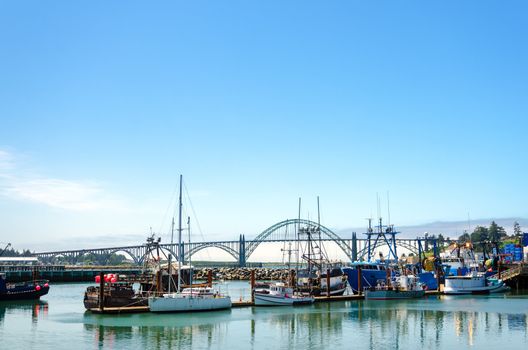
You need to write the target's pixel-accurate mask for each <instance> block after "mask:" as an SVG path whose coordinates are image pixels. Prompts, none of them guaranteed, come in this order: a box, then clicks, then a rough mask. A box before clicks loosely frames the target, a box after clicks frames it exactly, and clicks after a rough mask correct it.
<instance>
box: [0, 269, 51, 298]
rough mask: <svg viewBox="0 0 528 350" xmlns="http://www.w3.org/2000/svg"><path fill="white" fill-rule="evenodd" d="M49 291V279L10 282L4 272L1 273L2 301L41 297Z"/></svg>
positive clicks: (0, 296) (0, 289) (0, 294)
mask: <svg viewBox="0 0 528 350" xmlns="http://www.w3.org/2000/svg"><path fill="white" fill-rule="evenodd" d="M48 292H49V281H48V280H34V281H27V282H18V283H8V282H7V281H6V280H5V277H4V274H0V301H5V300H31V299H39V298H40V297H41V296H43V295H46V294H48Z"/></svg>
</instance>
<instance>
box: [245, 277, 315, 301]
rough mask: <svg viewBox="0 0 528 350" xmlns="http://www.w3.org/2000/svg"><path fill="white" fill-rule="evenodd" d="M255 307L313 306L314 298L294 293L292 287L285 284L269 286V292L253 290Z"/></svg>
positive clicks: (279, 283)
mask: <svg viewBox="0 0 528 350" xmlns="http://www.w3.org/2000/svg"><path fill="white" fill-rule="evenodd" d="M254 297H255V305H256V306H294V305H306V304H313V302H314V301H315V298H314V297H313V296H311V295H303V294H298V293H295V292H294V290H293V288H292V287H289V286H287V285H286V284H285V283H282V282H277V283H272V284H270V287H269V290H255V292H254Z"/></svg>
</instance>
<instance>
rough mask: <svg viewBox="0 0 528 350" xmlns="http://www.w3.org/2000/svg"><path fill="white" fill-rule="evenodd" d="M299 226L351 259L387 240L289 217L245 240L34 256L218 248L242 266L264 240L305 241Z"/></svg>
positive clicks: (139, 258)
mask: <svg viewBox="0 0 528 350" xmlns="http://www.w3.org/2000/svg"><path fill="white" fill-rule="evenodd" d="M301 228H304V229H306V228H311V229H313V230H315V231H312V232H320V239H319V237H317V238H312V239H313V240H314V241H315V240H317V241H321V242H322V243H326V242H332V243H334V244H336V245H337V247H339V249H340V250H341V251H342V252H343V253H344V254H345V255H346V256H347V257H348V258H349V259H350V260H351V261H356V260H368V259H369V254H370V257H372V254H373V252H374V250H375V249H379V248H381V247H383V246H384V245H386V244H387V243H391V242H388V241H387V240H383V239H376V240H375V241H374V242H372V240H371V237H370V236H369V238H368V239H360V238H357V236H356V233H355V232H352V234H351V236H350V238H343V237H341V236H339V235H337V234H336V233H335V232H333V231H332V230H330V229H329V228H327V227H325V226H323V225H319V224H318V223H316V222H314V221H310V220H305V219H288V220H284V221H281V222H278V223H276V224H274V225H272V226H270V227H268V228H267V229H265V230H264V231H262V233H260V234H259V235H258V236H256V237H255V238H254V239H252V240H246V238H245V235H240V236H239V239H238V240H232V241H211V242H191V243H185V242H184V243H182V244H181V245H180V246H179V245H178V243H174V244H172V245H171V244H162V243H161V242H160V241H159V240H158V241H155V240H153V239H152V238H150V239H149V240H148V241H147V243H145V244H142V245H134V246H122V247H107V248H94V249H78V250H62V251H47V252H38V253H35V254H34V256H37V257H39V258H40V259H42V260H43V261H47V262H52V261H54V260H55V259H57V258H58V257H60V256H62V257H64V258H66V259H67V260H68V261H69V262H70V263H76V262H78V261H79V260H80V258H82V257H83V256H86V255H89V254H95V255H97V256H103V257H104V256H106V259H108V258H109V257H110V256H111V255H112V254H113V253H125V254H127V255H129V256H130V258H131V259H132V260H133V261H134V263H135V264H137V265H142V264H143V263H144V262H145V261H146V259H148V258H149V256H152V257H156V256H157V257H159V256H164V257H166V258H168V257H169V256H171V257H172V258H173V259H174V260H175V261H177V260H178V259H179V257H182V261H188V260H189V258H190V257H191V256H193V255H194V254H196V253H198V252H199V251H201V250H203V249H208V248H218V249H221V250H223V251H224V252H226V253H227V254H229V255H230V256H231V257H233V259H234V260H235V261H237V262H238V264H239V266H245V264H246V261H248V259H249V258H250V257H251V255H252V254H253V253H254V252H255V250H256V249H257V248H258V247H259V246H260V245H262V244H266V243H284V244H286V243H289V242H292V243H293V242H301V243H302V242H306V241H307V240H308V238H307V237H304V236H303V235H300V234H298V232H300V231H302V230H300V229H301ZM392 239H393V241H392V243H393V244H394V245H393V246H394V254H396V246H398V247H401V248H404V249H407V250H408V251H410V252H412V253H413V254H420V252H421V251H422V249H421V239H419V238H417V239H406V238H404V239H401V238H395V237H394V236H393V237H392Z"/></svg>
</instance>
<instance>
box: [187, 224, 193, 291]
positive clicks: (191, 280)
mask: <svg viewBox="0 0 528 350" xmlns="http://www.w3.org/2000/svg"><path fill="white" fill-rule="evenodd" d="M187 230H188V231H189V247H190V244H191V217H190V216H188V217H187ZM192 273H193V270H192V263H191V255H190V254H189V285H190V286H191V298H192V284H193V274H192Z"/></svg>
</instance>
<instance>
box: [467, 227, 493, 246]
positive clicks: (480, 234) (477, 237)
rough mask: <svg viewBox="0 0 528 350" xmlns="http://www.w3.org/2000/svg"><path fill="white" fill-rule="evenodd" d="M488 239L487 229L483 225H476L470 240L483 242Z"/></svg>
mask: <svg viewBox="0 0 528 350" xmlns="http://www.w3.org/2000/svg"><path fill="white" fill-rule="evenodd" d="M488 239H489V230H488V229H487V228H486V227H484V226H477V227H475V230H474V231H473V233H472V234H471V241H472V242H483V241H487V240H488Z"/></svg>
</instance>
